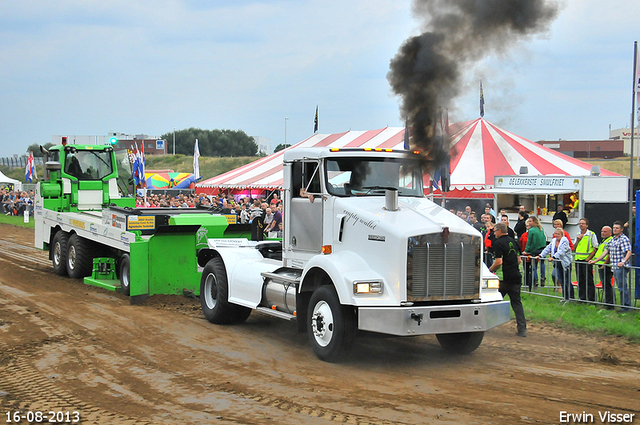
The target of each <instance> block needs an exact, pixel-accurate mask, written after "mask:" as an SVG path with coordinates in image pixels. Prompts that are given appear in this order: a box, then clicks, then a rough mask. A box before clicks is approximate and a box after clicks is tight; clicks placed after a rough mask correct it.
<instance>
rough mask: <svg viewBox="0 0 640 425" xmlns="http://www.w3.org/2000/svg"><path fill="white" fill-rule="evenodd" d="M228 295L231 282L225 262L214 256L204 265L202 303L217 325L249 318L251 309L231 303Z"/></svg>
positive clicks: (205, 314) (201, 291) (201, 281)
mask: <svg viewBox="0 0 640 425" xmlns="http://www.w3.org/2000/svg"><path fill="white" fill-rule="evenodd" d="M228 296H229V284H228V282H227V271H226V270H225V267H224V262H223V261H222V259H221V258H220V257H215V258H212V259H211V260H209V262H207V264H206V265H205V266H204V270H203V271H202V278H201V279H200V305H201V306H202V312H203V313H204V317H205V318H206V319H207V320H208V321H210V322H211V323H215V324H216V325H229V324H232V323H241V322H244V321H245V320H247V318H248V317H249V315H250V314H251V309H250V308H248V307H243V306H239V305H236V304H231V303H230V302H229V300H228Z"/></svg>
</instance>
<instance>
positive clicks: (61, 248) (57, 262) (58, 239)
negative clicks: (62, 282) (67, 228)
mask: <svg viewBox="0 0 640 425" xmlns="http://www.w3.org/2000/svg"><path fill="white" fill-rule="evenodd" d="M68 243H69V234H68V233H66V232H63V231H62V230H60V231H59V232H58V233H56V234H55V236H54V237H53V243H52V244H51V262H52V263H53V271H54V272H55V274H57V275H59V276H66V275H67V244H68Z"/></svg>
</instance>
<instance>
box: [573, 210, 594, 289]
mask: <svg viewBox="0 0 640 425" xmlns="http://www.w3.org/2000/svg"><path fill="white" fill-rule="evenodd" d="M578 226H579V227H580V233H579V234H578V235H577V236H576V241H575V243H574V244H573V252H574V259H575V262H576V276H577V277H578V297H579V298H580V299H581V300H583V301H595V300H596V287H595V285H594V284H593V266H592V265H591V264H588V261H589V260H591V259H592V258H593V256H594V255H596V250H597V249H598V237H597V236H596V234H595V233H593V232H592V231H591V230H589V220H587V219H586V218H581V219H580V221H579V222H578Z"/></svg>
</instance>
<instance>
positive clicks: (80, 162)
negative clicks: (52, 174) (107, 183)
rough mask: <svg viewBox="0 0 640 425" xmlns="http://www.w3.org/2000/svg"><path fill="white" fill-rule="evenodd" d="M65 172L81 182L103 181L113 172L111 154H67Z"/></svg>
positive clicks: (80, 152) (92, 152) (103, 152)
mask: <svg viewBox="0 0 640 425" xmlns="http://www.w3.org/2000/svg"><path fill="white" fill-rule="evenodd" d="M64 172H65V173H67V174H69V175H71V176H74V177H77V178H78V179H79V180H102V179H103V178H104V177H106V176H108V175H109V174H111V173H112V172H113V168H112V165H111V152H106V151H76V152H66V158H65V163H64Z"/></svg>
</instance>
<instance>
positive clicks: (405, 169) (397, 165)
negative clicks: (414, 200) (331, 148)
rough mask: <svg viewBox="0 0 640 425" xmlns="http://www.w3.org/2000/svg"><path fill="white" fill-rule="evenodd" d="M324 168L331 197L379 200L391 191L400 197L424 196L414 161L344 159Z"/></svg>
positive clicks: (406, 159) (419, 172) (332, 162)
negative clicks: (367, 197)
mask: <svg viewBox="0 0 640 425" xmlns="http://www.w3.org/2000/svg"><path fill="white" fill-rule="evenodd" d="M326 164H327V173H326V176H327V190H328V191H329V193H330V194H332V195H336V196H363V195H364V196H367V195H368V196H380V195H383V194H384V191H385V189H392V188H393V189H398V195H400V196H424V192H423V190H422V171H421V167H420V164H419V162H418V161H417V160H414V159H409V158H362V157H344V158H336V159H328V160H327V163H326Z"/></svg>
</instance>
